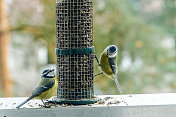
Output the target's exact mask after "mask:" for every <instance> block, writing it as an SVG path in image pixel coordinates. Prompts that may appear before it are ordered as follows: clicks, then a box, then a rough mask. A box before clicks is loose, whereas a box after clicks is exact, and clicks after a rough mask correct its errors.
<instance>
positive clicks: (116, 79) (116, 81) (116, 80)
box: [114, 74, 122, 94]
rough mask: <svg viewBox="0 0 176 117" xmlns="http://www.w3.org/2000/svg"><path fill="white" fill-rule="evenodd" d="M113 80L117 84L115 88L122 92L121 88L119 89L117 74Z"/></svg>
mask: <svg viewBox="0 0 176 117" xmlns="http://www.w3.org/2000/svg"><path fill="white" fill-rule="evenodd" d="M114 81H115V83H116V85H117V88H118V89H119V92H120V94H122V89H121V87H120V84H119V82H118V78H117V74H116V75H114Z"/></svg>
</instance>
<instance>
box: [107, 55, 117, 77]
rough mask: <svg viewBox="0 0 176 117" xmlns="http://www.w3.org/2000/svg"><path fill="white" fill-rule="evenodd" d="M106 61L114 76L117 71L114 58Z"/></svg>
mask: <svg viewBox="0 0 176 117" xmlns="http://www.w3.org/2000/svg"><path fill="white" fill-rule="evenodd" d="M108 61H109V65H110V67H111V69H112V72H113V74H116V73H117V70H116V68H117V66H116V64H115V62H114V58H108Z"/></svg>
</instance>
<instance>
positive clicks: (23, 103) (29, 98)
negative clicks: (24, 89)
mask: <svg viewBox="0 0 176 117" xmlns="http://www.w3.org/2000/svg"><path fill="white" fill-rule="evenodd" d="M32 98H33V96H30V97H29V98H27V99H26V100H25V101H24V102H22V103H21V104H20V105H18V106H17V107H16V108H17V109H19V108H20V107H21V106H23V105H24V104H25V103H26V102H28V101H29V100H31V99H32Z"/></svg>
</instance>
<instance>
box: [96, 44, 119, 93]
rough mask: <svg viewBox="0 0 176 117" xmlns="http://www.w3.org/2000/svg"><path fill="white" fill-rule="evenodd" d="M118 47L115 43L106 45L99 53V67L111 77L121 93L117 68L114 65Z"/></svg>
mask: <svg viewBox="0 0 176 117" xmlns="http://www.w3.org/2000/svg"><path fill="white" fill-rule="evenodd" d="M117 53H118V48H117V47H116V46H115V45H110V46H108V47H107V48H106V49H105V50H104V51H103V52H102V54H101V57H100V63H99V67H100V69H101V70H102V72H103V73H104V74H105V75H107V76H108V77H110V78H111V79H113V80H114V81H115V83H116V85H117V87H118V89H119V92H120V93H122V90H121V87H120V84H119V82H118V79H117V73H118V68H117V65H116V61H117Z"/></svg>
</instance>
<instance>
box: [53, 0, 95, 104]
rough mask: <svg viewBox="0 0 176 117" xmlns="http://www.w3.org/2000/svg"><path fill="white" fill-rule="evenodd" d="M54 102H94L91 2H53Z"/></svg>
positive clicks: (68, 0) (69, 0)
mask: <svg viewBox="0 0 176 117" xmlns="http://www.w3.org/2000/svg"><path fill="white" fill-rule="evenodd" d="M56 36H57V37H56V40H57V41H56V55H57V79H58V84H59V85H58V90H57V102H59V103H61V104H62V103H67V104H91V103H94V102H96V100H97V99H95V98H93V96H94V86H93V84H94V83H93V79H94V74H93V61H94V46H93V7H92V0H62V1H60V0H58V1H57V0H56Z"/></svg>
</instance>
